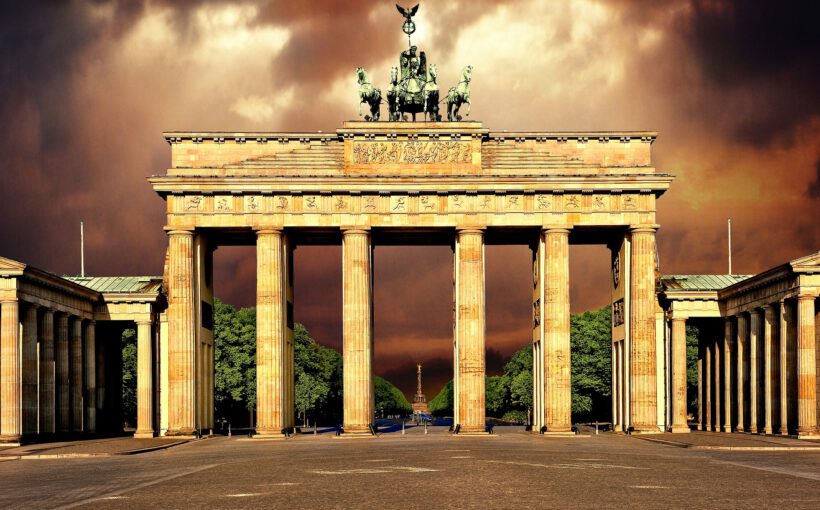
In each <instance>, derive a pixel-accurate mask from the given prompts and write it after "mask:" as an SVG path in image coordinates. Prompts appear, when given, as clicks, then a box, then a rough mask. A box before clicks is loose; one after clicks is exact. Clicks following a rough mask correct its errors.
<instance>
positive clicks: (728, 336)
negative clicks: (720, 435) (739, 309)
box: [721, 317, 734, 432]
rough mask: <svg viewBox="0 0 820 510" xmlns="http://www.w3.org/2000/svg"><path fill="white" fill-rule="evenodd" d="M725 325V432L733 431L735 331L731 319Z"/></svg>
mask: <svg viewBox="0 0 820 510" xmlns="http://www.w3.org/2000/svg"><path fill="white" fill-rule="evenodd" d="M723 322H724V324H723V428H722V429H721V430H722V431H723V432H731V431H732V351H733V350H734V349H733V344H734V331H733V329H734V328H733V327H732V326H733V324H732V319H731V317H727V318H726V319H724V321H723Z"/></svg>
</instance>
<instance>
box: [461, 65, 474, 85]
mask: <svg viewBox="0 0 820 510" xmlns="http://www.w3.org/2000/svg"><path fill="white" fill-rule="evenodd" d="M472 79H473V66H467V67H465V68H464V71H462V72H461V81H463V82H464V83H470V80H472Z"/></svg>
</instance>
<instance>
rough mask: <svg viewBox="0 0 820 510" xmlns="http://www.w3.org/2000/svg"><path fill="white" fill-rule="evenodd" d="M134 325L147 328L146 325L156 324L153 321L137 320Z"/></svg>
mask: <svg viewBox="0 0 820 510" xmlns="http://www.w3.org/2000/svg"><path fill="white" fill-rule="evenodd" d="M134 323H135V324H136V325H137V326H139V325H143V326H145V325H148V326H152V325H153V324H154V321H152V320H151V319H137V320H135V321H134Z"/></svg>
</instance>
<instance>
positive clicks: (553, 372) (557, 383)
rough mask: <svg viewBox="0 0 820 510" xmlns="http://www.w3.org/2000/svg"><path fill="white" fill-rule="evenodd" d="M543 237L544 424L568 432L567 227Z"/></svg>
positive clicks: (570, 422) (569, 419) (569, 386)
mask: <svg viewBox="0 0 820 510" xmlns="http://www.w3.org/2000/svg"><path fill="white" fill-rule="evenodd" d="M543 236H544V252H545V253H544V255H545V260H544V271H542V272H541V278H542V279H543V280H542V287H543V289H544V300H543V303H544V305H543V310H544V311H543V313H542V314H541V320H542V321H543V323H544V343H543V346H544V367H545V374H544V375H545V377H544V397H545V398H544V401H545V404H546V405H545V406H544V425H545V426H546V427H547V432H570V431H571V430H572V401H571V396H572V391H571V382H570V347H569V346H570V343H569V229H567V228H545V229H544V231H543ZM482 277H483V275H482ZM482 279H483V278H482ZM482 348H483V347H482Z"/></svg>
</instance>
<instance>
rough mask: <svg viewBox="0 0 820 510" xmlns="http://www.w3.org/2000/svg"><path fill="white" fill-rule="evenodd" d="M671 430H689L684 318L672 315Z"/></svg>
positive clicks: (675, 431)
mask: <svg viewBox="0 0 820 510" xmlns="http://www.w3.org/2000/svg"><path fill="white" fill-rule="evenodd" d="M671 322H672V430H671V431H672V432H674V433H680V432H689V425H688V424H687V421H686V318H685V317H675V316H673V317H672V321H671Z"/></svg>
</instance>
